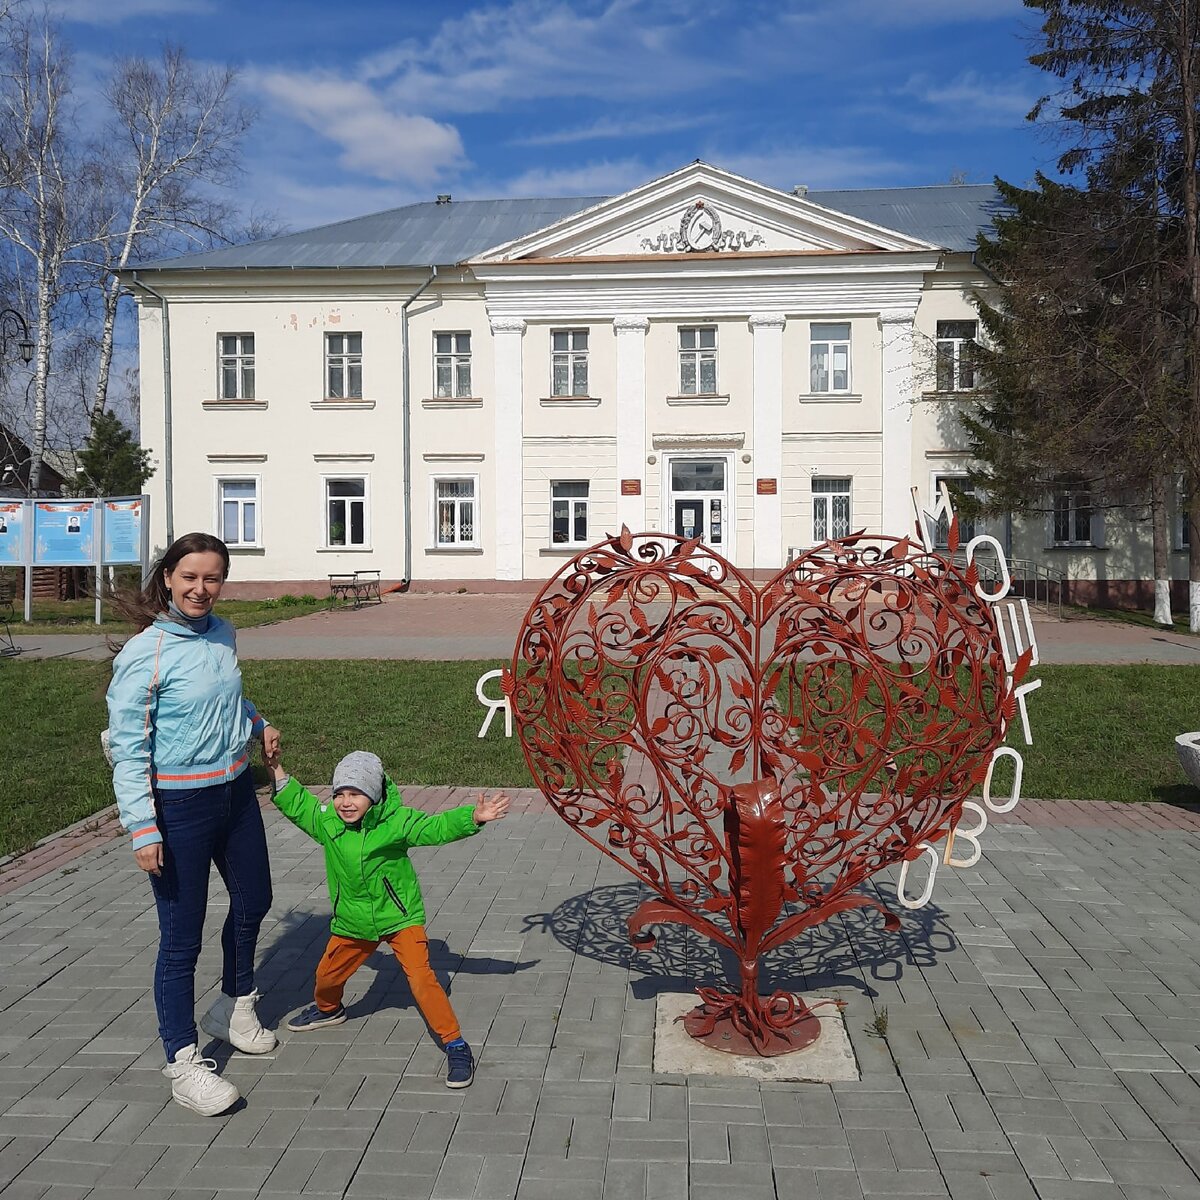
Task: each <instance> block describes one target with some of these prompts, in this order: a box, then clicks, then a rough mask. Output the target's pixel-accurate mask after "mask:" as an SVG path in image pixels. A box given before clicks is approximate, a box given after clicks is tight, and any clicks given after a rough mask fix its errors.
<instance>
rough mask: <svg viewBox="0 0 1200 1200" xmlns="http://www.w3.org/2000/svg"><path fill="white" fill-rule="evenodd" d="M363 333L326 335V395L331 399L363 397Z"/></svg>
mask: <svg viewBox="0 0 1200 1200" xmlns="http://www.w3.org/2000/svg"><path fill="white" fill-rule="evenodd" d="M362 394H363V390H362V334H361V333H327V334H326V335H325V396H326V399H329V400H361V399H362Z"/></svg>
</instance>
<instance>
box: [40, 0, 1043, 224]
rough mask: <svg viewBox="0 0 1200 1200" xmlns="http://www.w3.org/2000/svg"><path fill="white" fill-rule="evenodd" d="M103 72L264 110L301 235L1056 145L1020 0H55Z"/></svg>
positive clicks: (261, 200) (920, 172)
mask: <svg viewBox="0 0 1200 1200" xmlns="http://www.w3.org/2000/svg"><path fill="white" fill-rule="evenodd" d="M52 8H53V9H55V10H56V11H57V13H58V15H59V16H60V17H61V18H62V20H63V22H64V30H65V33H66V35H67V38H68V40H69V41H70V42H72V43H73V44H74V46H75V48H76V53H77V56H78V58H79V62H80V67H81V70H82V73H83V74H84V76H85V77H86V76H87V75H88V74H89V73H91V74H92V75H93V76H94V75H96V74H97V73H99V72H100V71H101V70H102V69H103V64H104V63H105V62H106V61H107V60H108V59H109V58H110V57H111V55H113V54H115V53H122V52H140V53H149V54H153V53H155V52H156V50H157V47H158V45H159V44H160V43H161V42H162V41H163V39H165V38H171V39H174V40H176V41H178V42H180V43H181V44H182V45H183V46H184V47H185V48H186V49H187V50H188V51H189V53H190V54H191V55H192V56H193V57H194V58H197V59H200V60H203V61H209V62H221V63H224V62H232V63H233V64H234V65H236V66H237V67H238V68H239V69H240V71H241V75H242V88H243V92H244V94H245V97H246V98H247V100H248V101H249V102H250V103H251V104H252V105H254V106H255V107H256V108H257V109H258V111H259V114H260V116H259V121H258V124H257V126H256V128H255V130H254V132H253V134H252V136H251V138H250V141H249V143H248V145H247V156H246V165H247V171H246V176H245V179H244V181H243V186H244V191H245V196H246V201H247V206H248V207H249V206H251V205H252V206H254V207H257V208H260V209H268V210H271V211H273V212H274V213H275V214H277V216H278V217H279V218H280V219H281V220H282V221H283V222H285V223H286V224H287V225H289V226H290V227H292V228H296V229H298V228H304V227H306V226H310V225H314V224H319V223H321V222H325V221H333V220H339V219H342V218H345V217H351V216H356V215H359V214H362V213H366V212H374V211H378V210H380V209H384V208H391V207H394V206H396V205H400V204H407V203H410V202H412V201H415V200H426V199H432V198H433V196H434V195H435V194H436V193H438V192H451V193H453V194H454V196H455V197H456V198H459V199H467V198H472V197H488V196H529V195H573V194H575V195H579V194H582V195H599V194H608V193H613V192H617V191H621V190H624V189H626V188H629V187H632V186H635V185H636V184H638V183H642V182H644V181H646V180H647V179H650V178H653V177H654V176H656V175H660V174H663V173H665V172H667V171H670V170H673V169H675V168H676V167H679V166H681V165H682V164H684V163H686V162H689V161H691V160H692V159H694V158H704V159H707V160H708V161H710V162H713V163H716V164H717V165H719V166H722V167H725V168H727V169H729V170H732V171H736V172H738V173H740V174H743V175H748V176H750V177H751V178H754V179H758V180H761V181H763V182H764V183H768V184H772V185H774V186H778V187H782V188H791V187H792V186H793V185H794V184H798V183H806V184H808V185H809V186H810V187H812V188H827V187H885V186H897V185H914V184H929V183H946V182H949V181H950V180H951V178H952V177H957V178H965V179H966V180H967V181H968V182H972V183H975V182H987V181H989V180H991V178H992V177H993V176H994V175H1000V176H1001V177H1003V178H1005V179H1009V180H1011V181H1013V182H1017V183H1021V182H1024V181H1026V180H1028V179H1029V178H1030V177H1031V176H1032V174H1033V172H1034V171H1035V170H1037V169H1039V168H1040V169H1044V170H1050V169H1051V167H1052V163H1053V159H1054V157H1055V150H1054V146H1053V145H1052V144H1051V143H1049V142H1047V141H1046V140H1045V139H1044V137H1042V136H1040V135H1039V133H1038V131H1037V130H1035V129H1034V128H1033V127H1032V126H1030V125H1029V123H1028V122H1026V121H1025V120H1024V115H1025V113H1026V112H1027V111H1028V110H1029V108H1030V107H1031V105H1032V104H1033V102H1034V100H1035V99H1036V98H1037V96H1038V95H1039V93H1040V92H1042V91H1045V90H1049V89H1048V84H1049V83H1050V82H1051V81H1049V80H1048V79H1047V78H1046V77H1044V76H1043V75H1042V74H1041V73H1040V72H1037V71H1035V70H1034V69H1033V68H1031V67H1029V66H1028V64H1027V63H1026V61H1025V60H1026V57H1027V55H1028V54H1029V53H1030V52H1031V45H1030V40H1029V39H1030V38H1031V36H1032V35H1033V33H1034V31H1035V23H1034V17H1035V15H1036V14H1032V13H1029V12H1028V10H1026V9H1025V8H1024V7H1023V6H1022V4H1021V3H1020V0H774V2H769V0H741V2H735V0H495V2H492V3H472V2H470V0H341V2H340V3H336V4H335V3H330V2H329V0H321V2H316V0H287V2H284V0H241V2H240V3H231V2H229V0H56V2H55V3H53V4H52Z"/></svg>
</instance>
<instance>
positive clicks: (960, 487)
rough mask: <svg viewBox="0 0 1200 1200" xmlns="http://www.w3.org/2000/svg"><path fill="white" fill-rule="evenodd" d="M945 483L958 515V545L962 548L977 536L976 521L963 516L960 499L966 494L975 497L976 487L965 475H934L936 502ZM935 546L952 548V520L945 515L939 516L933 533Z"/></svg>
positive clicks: (934, 497)
mask: <svg viewBox="0 0 1200 1200" xmlns="http://www.w3.org/2000/svg"><path fill="white" fill-rule="evenodd" d="M943 483H944V484H945V485H946V490H947V491H948V492H949V493H950V503H951V504H953V505H954V515H955V516H956V517H958V547H959V549H960V550H961V549H962V548H963V547H965V546H966V544H967V543H968V542H969V541H970V540H971V539H972V538H973V537H974V536H975V521H974V520H973V519H972V518H971V517H964V516H963V514H962V512H961V511H960V510H961V505H960V504H959V501H960V500H961V499H962V498H963V497H964V496H969V497H970V498H971V499H974V497H975V489H974V488H973V487H972V486H971V484H970V481H969V480H968V479H967V477H966V476H965V475H935V476H934V477H933V501H934V503H935V504H936V503H937V500H938V497H939V496H940V495H941V493H942V484H943ZM933 546H934V549H935V550H948V549H949V548H950V522H949V520H947V519H946V518H945V517H938V523H937V529H936V530H934V534H933Z"/></svg>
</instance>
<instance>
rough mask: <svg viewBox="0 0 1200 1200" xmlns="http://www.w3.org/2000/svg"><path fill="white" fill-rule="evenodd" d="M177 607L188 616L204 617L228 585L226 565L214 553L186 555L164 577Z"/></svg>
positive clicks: (209, 551)
mask: <svg viewBox="0 0 1200 1200" xmlns="http://www.w3.org/2000/svg"><path fill="white" fill-rule="evenodd" d="M163 579H164V581H165V582H166V585H167V589H168V591H170V593H171V599H172V600H173V601H174V602H175V607H176V608H177V609H179V611H180V612H181V613H183V615H184V616H185V617H204V616H207V615H208V613H209V612H210V611H211V610H212V606H213V605H214V604H215V603H216V602H217V597H218V596H219V595H220V594H221V588H222V586H223V585H224V583H225V562H224V560H223V559H222V558H221V556H220V555H219V554H217V553H216V551H214V550H205V551H202V552H200V553H197V554H185V555H184V556H183V557H182V558H181V559H180V560H179V561H178V562H177V563H176V564H175V569H174V570H173V571H168V572H167V573H166V574H165V575H164V576H163Z"/></svg>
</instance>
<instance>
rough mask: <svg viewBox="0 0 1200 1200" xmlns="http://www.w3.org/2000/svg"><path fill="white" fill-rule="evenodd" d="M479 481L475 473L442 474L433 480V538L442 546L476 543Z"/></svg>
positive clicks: (449, 546)
mask: <svg viewBox="0 0 1200 1200" xmlns="http://www.w3.org/2000/svg"><path fill="white" fill-rule="evenodd" d="M477 484H478V481H477V479H476V477H475V476H474V475H456V476H441V477H437V478H435V479H434V480H433V542H434V545H435V546H437V547H440V548H443V549H445V548H452V547H455V546H477V545H478V544H479V510H478V502H477V499H476V495H475V492H476V487H477Z"/></svg>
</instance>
